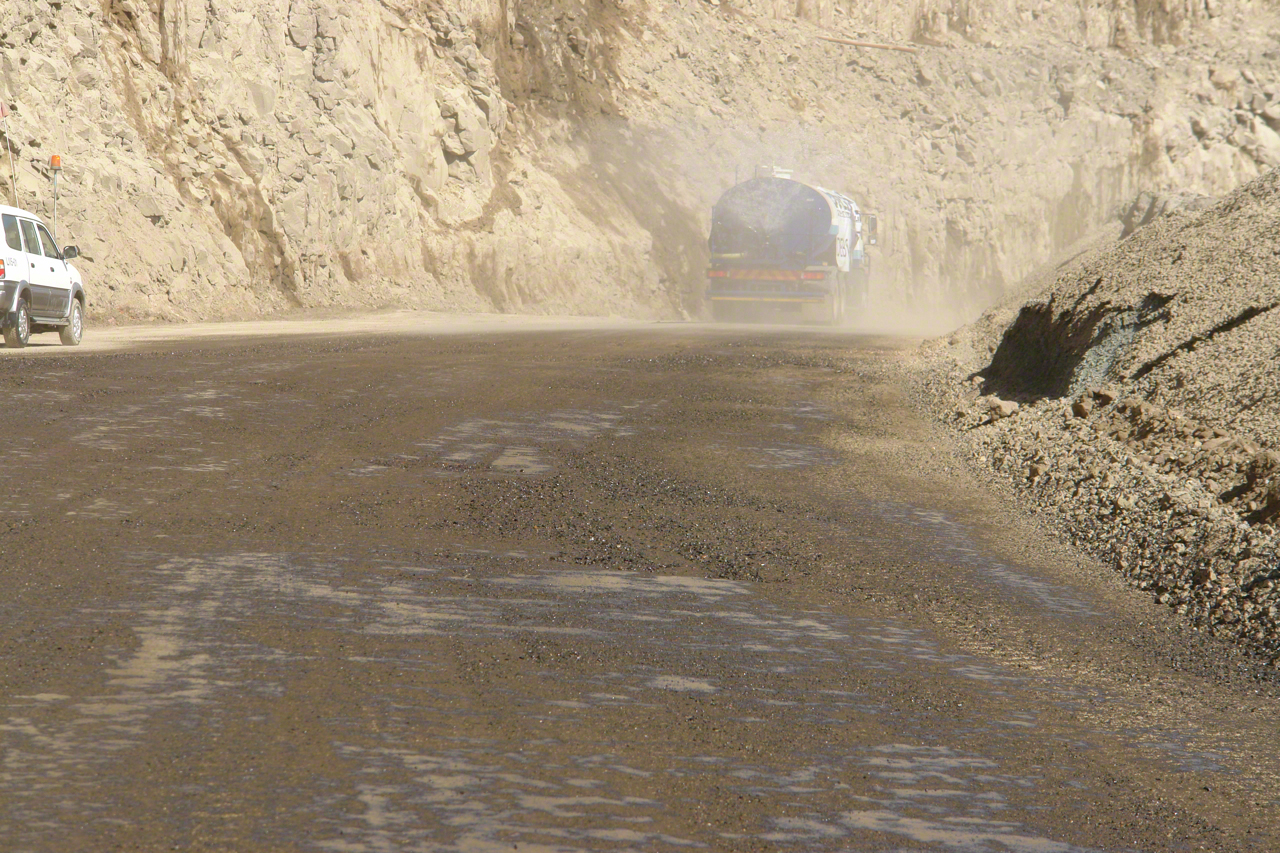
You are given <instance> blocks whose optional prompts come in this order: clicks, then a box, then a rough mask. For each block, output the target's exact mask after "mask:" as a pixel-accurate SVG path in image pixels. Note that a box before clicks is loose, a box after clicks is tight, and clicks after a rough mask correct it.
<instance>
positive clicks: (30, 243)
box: [0, 205, 84, 347]
mask: <svg viewBox="0 0 1280 853" xmlns="http://www.w3.org/2000/svg"><path fill="white" fill-rule="evenodd" d="M0 224H2V225H3V231H4V242H3V244H0V331H3V332H4V342H5V345H6V346H11V347H24V346H26V345H27V342H28V341H30V339H31V336H32V335H33V334H35V333H37V332H47V331H52V330H54V329H57V330H58V337H60V338H61V339H62V342H63V343H64V344H66V345H67V346H75V345H76V344H78V343H80V337H81V335H83V334H84V283H83V282H82V281H81V279H80V271H79V270H77V269H76V268H75V267H73V266H72V265H71V264H70V263H68V261H70V260H71V259H72V258H77V257H79V256H80V250H79V249H77V248H76V247H75V246H65V247H63V248H62V249H59V248H58V244H57V243H55V242H54V239H53V236H52V235H51V234H50V233H49V229H47V228H45V226H44V223H43V222H41V221H40V217H38V216H36V215H35V214H33V213H28V212H27V211H25V210H19V209H18V208H16V207H6V206H4V205H0Z"/></svg>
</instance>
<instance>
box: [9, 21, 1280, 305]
mask: <svg viewBox="0 0 1280 853" xmlns="http://www.w3.org/2000/svg"><path fill="white" fill-rule="evenodd" d="M1271 14H1272V10H1271V9H1270V8H1269V7H1267V6H1266V5H1264V4H1248V3H1243V2H1236V3H1232V2H1228V0H1221V2H1210V1H1209V0H1200V2H1195V3H1192V2H1184V1H1183V0H1160V1H1159V2H1157V1H1156V0H1127V2H1122V0H1111V2H1084V3H1081V4H1076V5H1070V6H1067V5H1065V4H1056V3H1050V2H1037V0H985V2H980V0H973V2H961V0H950V2H944V1H943V0H918V2H915V3H889V2H870V3H856V4H854V3H850V2H836V0H812V2H800V3H797V4H792V3H787V4H785V5H780V4H779V3H778V2H777V0H758V1H757V0H748V2H745V3H742V4H740V5H735V6H733V7H730V5H729V3H728V2H725V0H721V3H719V4H716V3H714V2H705V0H673V2H668V3H665V4H663V3H659V2H656V1H655V2H647V3H646V2H638V0H632V2H628V0H616V2H606V0H583V2H577V0H537V1H536V2H534V1H533V0H504V2H500V3H492V2H450V3H446V4H431V3H425V2H418V0H350V2H343V3H337V2H330V0H63V2H60V3H51V4H8V5H6V6H5V7H4V8H3V9H2V10H0V46H2V47H3V49H4V53H3V58H2V60H0V62H2V63H3V64H2V65H0V90H2V91H0V97H3V98H4V99H5V100H6V102H8V103H9V104H10V105H11V106H12V107H13V114H12V115H11V116H10V117H9V125H8V127H9V134H8V141H9V142H10V143H11V144H12V147H13V150H14V154H15V158H16V161H17V164H18V169H17V171H18V194H19V203H20V204H21V205H22V206H25V207H28V208H33V209H35V210H37V211H40V212H42V213H46V214H47V213H49V212H51V210H50V208H51V196H52V185H51V177H52V176H51V173H50V172H49V170H48V168H47V166H46V163H47V161H48V156H49V155H50V154H53V153H58V154H60V155H61V156H62V158H63V162H64V165H65V169H64V171H63V172H62V174H61V177H60V196H61V197H60V201H59V220H60V221H59V223H58V229H59V233H60V236H61V237H62V238H63V239H64V240H66V241H73V242H76V243H79V244H80V245H81V246H82V248H83V250H84V252H85V255H86V259H85V262H84V263H83V264H82V266H83V270H84V272H85V275H86V279H87V280H88V282H89V286H90V288H91V295H90V297H91V311H92V312H93V313H94V314H96V315H97V317H98V318H103V317H160V318H169V319H180V318H193V317H217V316H234V315H249V314H255V313H260V312H262V311H269V310H278V309H285V308H288V307H291V306H361V307H371V306H378V305H384V304H388V305H397V306H404V305H411V306H420V307H430V308H438V309H455V310H497V311H530V312H570V311H571V312H576V313H625V314H631V315H635V316H655V317H656V316H679V315H680V314H681V313H682V312H686V311H687V312H695V313H696V312H697V311H698V310H700V305H699V299H698V297H699V289H700V286H701V281H700V276H701V267H702V264H703V262H704V251H705V250H704V248H703V247H704V245H705V227H706V218H707V211H708V210H709V207H710V204H711V203H712V202H713V201H714V199H715V197H716V196H717V195H718V194H719V192H721V191H722V190H723V189H724V188H725V187H727V186H728V185H729V184H731V183H732V181H733V177H734V172H735V170H739V171H741V172H743V173H745V171H746V170H748V169H750V168H751V167H752V166H753V165H755V164H757V163H774V162H776V163H779V164H781V165H789V166H792V167H794V168H796V169H797V170H798V171H799V172H800V174H801V175H803V176H804V177H807V178H809V179H811V180H814V181H817V182H820V183H823V184H826V185H830V186H833V187H836V188H839V189H842V190H845V191H848V192H851V193H852V194H854V195H855V196H856V197H859V198H860V200H862V201H863V202H864V203H865V204H866V205H868V206H870V207H871V208H873V209H878V210H879V211H881V212H882V213H883V214H884V217H883V220H882V221H883V222H884V223H885V226H886V228H885V231H886V234H885V236H886V240H885V245H884V251H883V252H882V253H881V256H880V258H879V263H880V271H881V275H880V276H879V279H878V281H879V285H878V286H879V287H880V289H881V295H882V297H883V298H884V301H885V302H886V303H888V302H894V303H899V304H904V303H905V304H911V303H914V304H916V305H917V306H919V305H922V304H923V305H930V306H938V305H945V306H948V307H949V308H950V309H952V311H953V312H956V313H963V312H965V311H969V310H972V309H973V308H975V307H977V306H979V305H981V304H982V303H983V302H984V301H986V300H987V299H989V298H990V296H991V295H992V294H994V293H998V292H999V291H1001V290H1002V289H1003V288H1005V287H1006V286H1007V285H1008V284H1009V283H1011V282H1014V281H1016V280H1017V279H1018V278H1020V277H1021V275H1022V274H1023V273H1024V272H1025V271H1026V270H1027V269H1029V268H1030V266H1031V265H1033V264H1035V263H1037V262H1039V261H1041V260H1043V258H1045V257H1047V256H1049V255H1050V254H1051V253H1052V252H1053V251H1055V250H1057V249H1059V248H1060V247H1062V246H1063V245H1066V244H1067V243H1069V242H1070V241H1071V240H1073V239H1075V238H1076V237H1078V236H1079V235H1080V234H1082V233H1084V231H1085V230H1087V229H1088V228H1090V227H1091V226H1093V225H1095V224H1097V223H1098V222H1100V221H1103V220H1104V219H1106V218H1108V217H1109V216H1111V215H1113V213H1114V212H1115V209H1116V208H1117V207H1118V205H1119V204H1120V203H1121V201H1123V200H1127V199H1129V198H1131V197H1132V195H1133V194H1134V192H1135V191H1136V190H1137V189H1139V188H1151V189H1162V188H1164V187H1167V186H1174V185H1177V186H1178V187H1180V188H1184V189H1189V190H1194V191H1196V192H1202V193H1205V194H1219V193H1222V192H1224V191H1226V190H1227V189H1230V188H1232V187H1234V186H1235V185H1237V184H1239V183H1241V182H1243V181H1244V180H1246V179H1249V178H1252V177H1254V176H1255V175H1256V174H1257V173H1258V172H1259V170H1260V169H1262V168H1265V167H1267V166H1271V165H1275V163H1276V162H1280V136H1276V133H1275V127H1276V124H1277V119H1280V112H1278V104H1277V96H1280V90H1277V88H1276V86H1275V81H1276V79H1277V75H1276V74H1275V69H1276V68H1277V67H1280V54H1277V53H1276V49H1275V48H1274V44H1275V33H1276V32H1277V27H1276V24H1275V23H1274V21H1272V19H1271V18H1270V17H1268V16H1269V15H1271ZM832 33H836V34H839V35H844V36H854V37H868V38H874V39H876V40H884V41H899V42H906V41H908V40H913V41H914V43H915V44H916V45H917V46H918V47H919V48H920V52H919V53H918V54H916V55H912V54H907V53H901V52H888V51H868V50H862V49H858V48H851V47H847V46H841V45H836V44H831V43H828V42H822V41H818V40H817V39H816V37H817V36H819V35H823V34H832ZM6 165H7V164H6Z"/></svg>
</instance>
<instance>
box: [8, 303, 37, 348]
mask: <svg viewBox="0 0 1280 853" xmlns="http://www.w3.org/2000/svg"><path fill="white" fill-rule="evenodd" d="M30 340H31V311H30V309H29V308H27V300H25V299H23V298H22V297H21V296H19V297H18V301H17V302H15V303H13V325H12V326H5V328H4V345H5V346H7V347H25V346H26V345H27V343H28V342H30Z"/></svg>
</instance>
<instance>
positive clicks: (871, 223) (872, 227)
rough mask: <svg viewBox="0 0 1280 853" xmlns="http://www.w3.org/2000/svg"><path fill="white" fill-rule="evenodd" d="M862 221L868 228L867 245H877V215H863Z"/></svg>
mask: <svg viewBox="0 0 1280 853" xmlns="http://www.w3.org/2000/svg"><path fill="white" fill-rule="evenodd" d="M862 221H863V223H865V224H866V226H867V245H869V246H874V245H876V242H877V241H876V237H877V234H876V226H877V225H879V222H878V221H877V220H876V215H875V214H874V213H864V214H862Z"/></svg>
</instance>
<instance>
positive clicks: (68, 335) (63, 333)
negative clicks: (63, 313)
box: [58, 299, 84, 347]
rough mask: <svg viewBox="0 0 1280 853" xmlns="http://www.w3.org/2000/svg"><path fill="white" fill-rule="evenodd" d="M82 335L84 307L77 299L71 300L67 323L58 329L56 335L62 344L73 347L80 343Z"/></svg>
mask: <svg viewBox="0 0 1280 853" xmlns="http://www.w3.org/2000/svg"><path fill="white" fill-rule="evenodd" d="M83 335H84V309H83V308H81V307H80V300H79V299H72V300H71V314H70V315H69V316H68V317H67V325H65V326H63V327H62V328H61V329H59V330H58V337H59V338H61V339H62V343H63V345H64V346H69V347H73V346H76V345H77V344H79V343H80V338H81V337H82V336H83Z"/></svg>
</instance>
